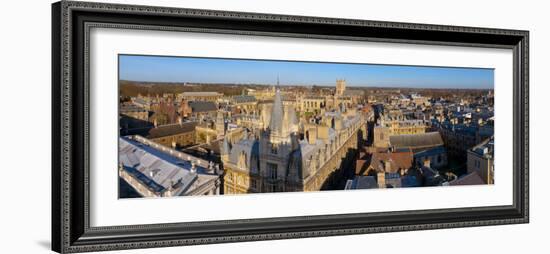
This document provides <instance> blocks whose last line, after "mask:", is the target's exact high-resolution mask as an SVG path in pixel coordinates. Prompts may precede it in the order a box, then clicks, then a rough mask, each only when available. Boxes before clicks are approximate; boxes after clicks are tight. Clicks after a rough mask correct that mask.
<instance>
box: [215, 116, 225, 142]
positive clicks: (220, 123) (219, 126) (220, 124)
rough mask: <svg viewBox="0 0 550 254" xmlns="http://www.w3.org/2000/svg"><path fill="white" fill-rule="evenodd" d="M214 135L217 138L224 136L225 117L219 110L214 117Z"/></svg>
mask: <svg viewBox="0 0 550 254" xmlns="http://www.w3.org/2000/svg"><path fill="white" fill-rule="evenodd" d="M216 134H217V136H218V138H220V137H223V136H224V135H225V117H224V116H223V112H222V111H221V110H218V112H217V115H216Z"/></svg>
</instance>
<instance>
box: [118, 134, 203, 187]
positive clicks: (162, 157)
mask: <svg viewBox="0 0 550 254" xmlns="http://www.w3.org/2000/svg"><path fill="white" fill-rule="evenodd" d="M119 159H120V163H122V165H123V166H124V169H125V170H126V171H127V172H128V173H130V174H132V175H134V177H136V178H137V179H139V181H140V182H142V184H144V185H146V186H147V187H148V188H149V189H151V190H153V191H155V192H157V193H162V192H164V191H165V190H166V189H169V188H170V187H171V186H173V185H174V184H175V183H180V184H184V185H190V184H191V183H192V182H193V181H195V179H196V178H197V174H196V173H193V172H190V171H189V168H190V164H189V163H187V164H189V165H187V164H183V163H182V164H181V165H180V162H179V161H178V160H176V159H174V158H173V157H169V156H167V155H166V154H164V153H162V152H160V151H158V150H156V149H153V148H152V147H150V146H146V145H142V144H140V143H138V142H136V141H133V140H130V139H128V138H125V137H122V138H119Z"/></svg>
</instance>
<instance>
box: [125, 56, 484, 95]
mask: <svg viewBox="0 0 550 254" xmlns="http://www.w3.org/2000/svg"><path fill="white" fill-rule="evenodd" d="M119 75H120V76H119V78H120V79H121V80H130V81H140V82H167V83H178V82H196V83H235V84H267V85H270V84H271V85H274V84H276V82H277V80H278V79H280V84H281V85H319V86H327V85H331V84H334V81H335V79H340V78H341V79H345V80H346V81H347V84H348V86H349V87H364V86H370V87H395V88H440V89H441V88H443V89H444V88H448V89H493V88H494V70H493V69H483V68H462V67H430V66H404V65H381V64H357V63H326V62H297V61H279V60H248V59H225V58H199V57H174V56H143V55H119Z"/></svg>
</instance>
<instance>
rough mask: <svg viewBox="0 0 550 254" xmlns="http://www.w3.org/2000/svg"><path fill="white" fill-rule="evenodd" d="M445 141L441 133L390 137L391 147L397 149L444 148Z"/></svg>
mask: <svg viewBox="0 0 550 254" xmlns="http://www.w3.org/2000/svg"><path fill="white" fill-rule="evenodd" d="M442 145H443V139H442V138H441V134H439V132H427V133H421V134H408V135H394V136H390V146H393V147H395V148H407V147H408V148H412V149H415V148H427V147H436V146H442Z"/></svg>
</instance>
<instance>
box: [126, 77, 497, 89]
mask: <svg viewBox="0 0 550 254" xmlns="http://www.w3.org/2000/svg"><path fill="white" fill-rule="evenodd" d="M121 81H122V82H135V83H156V84H159V85H162V84H166V85H172V86H175V85H184V83H187V84H188V85H236V86H266V87H273V86H276V85H273V84H258V83H249V84H247V83H228V82H219V83H218V82H216V83H207V82H190V81H175V82H165V81H142V80H126V79H123V80H119V82H121ZM280 86H283V87H298V86H301V87H304V86H317V87H322V88H330V87H332V88H334V87H335V86H336V83H335V84H334V85H301V84H280ZM352 88H372V89H436V90H438V89H441V90H443V89H447V90H495V89H494V88H492V87H491V88H440V87H406V86H401V87H398V86H369V85H365V86H363V85H355V86H352Z"/></svg>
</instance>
